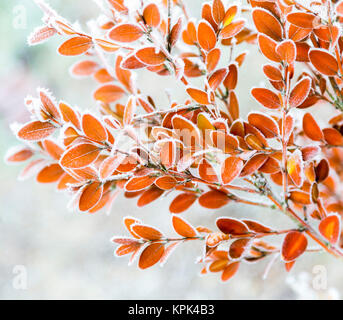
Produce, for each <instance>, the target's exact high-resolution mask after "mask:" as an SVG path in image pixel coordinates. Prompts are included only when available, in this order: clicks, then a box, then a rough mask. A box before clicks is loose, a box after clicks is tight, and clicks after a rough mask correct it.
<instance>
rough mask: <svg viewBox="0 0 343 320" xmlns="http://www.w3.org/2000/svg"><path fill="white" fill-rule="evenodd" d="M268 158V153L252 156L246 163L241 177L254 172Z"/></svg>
mask: <svg viewBox="0 0 343 320" xmlns="http://www.w3.org/2000/svg"><path fill="white" fill-rule="evenodd" d="M267 159H268V156H267V155H266V154H257V155H254V156H253V157H252V158H250V159H249V160H248V161H247V162H246V163H245V165H244V167H243V169H242V171H241V173H240V177H245V176H248V175H251V174H253V173H254V172H255V171H256V170H258V169H259V168H260V167H261V166H262V165H263V164H264V163H265V162H266V161H267Z"/></svg>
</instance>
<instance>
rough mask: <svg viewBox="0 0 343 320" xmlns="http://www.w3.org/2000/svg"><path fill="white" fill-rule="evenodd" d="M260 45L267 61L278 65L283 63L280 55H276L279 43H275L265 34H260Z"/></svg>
mask: <svg viewBox="0 0 343 320" xmlns="http://www.w3.org/2000/svg"><path fill="white" fill-rule="evenodd" d="M258 45H259V48H260V50H261V52H262V54H263V55H264V56H265V57H266V58H267V59H269V60H271V61H274V62H278V63H279V62H280V61H281V59H280V57H279V55H278V54H277V53H276V46H277V42H275V41H274V40H273V39H272V38H270V37H268V36H266V35H264V34H259V35H258Z"/></svg>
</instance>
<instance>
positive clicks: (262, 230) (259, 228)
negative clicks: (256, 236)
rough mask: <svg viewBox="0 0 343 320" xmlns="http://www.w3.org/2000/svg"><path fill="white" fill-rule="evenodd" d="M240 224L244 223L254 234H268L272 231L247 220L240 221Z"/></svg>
mask: <svg viewBox="0 0 343 320" xmlns="http://www.w3.org/2000/svg"><path fill="white" fill-rule="evenodd" d="M242 222H244V223H245V224H246V225H247V226H248V228H249V230H251V231H253V232H256V233H269V232H272V230H271V229H270V228H269V227H266V226H265V225H263V224H261V223H259V222H256V221H254V220H249V219H244V220H242Z"/></svg>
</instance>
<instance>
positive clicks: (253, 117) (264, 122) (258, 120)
mask: <svg viewBox="0 0 343 320" xmlns="http://www.w3.org/2000/svg"><path fill="white" fill-rule="evenodd" d="M248 121H249V123H250V124H251V125H253V126H254V127H256V128H257V129H258V130H260V131H261V132H262V133H263V134H264V135H265V137H266V138H274V137H276V136H278V135H279V126H278V125H277V123H276V122H275V120H274V119H273V118H271V117H270V116H268V115H264V114H262V113H258V112H251V113H249V115H248Z"/></svg>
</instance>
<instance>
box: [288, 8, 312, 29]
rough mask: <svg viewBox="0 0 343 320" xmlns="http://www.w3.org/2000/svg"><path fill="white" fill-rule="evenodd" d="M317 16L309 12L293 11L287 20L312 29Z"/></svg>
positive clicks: (300, 26)
mask: <svg viewBox="0 0 343 320" xmlns="http://www.w3.org/2000/svg"><path fill="white" fill-rule="evenodd" d="M315 19H316V16H315V15H314V14H312V13H307V12H292V13H290V14H288V15H287V21H288V22H289V23H291V24H294V25H295V26H297V27H299V28H303V29H312V28H313V27H314V21H315Z"/></svg>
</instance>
